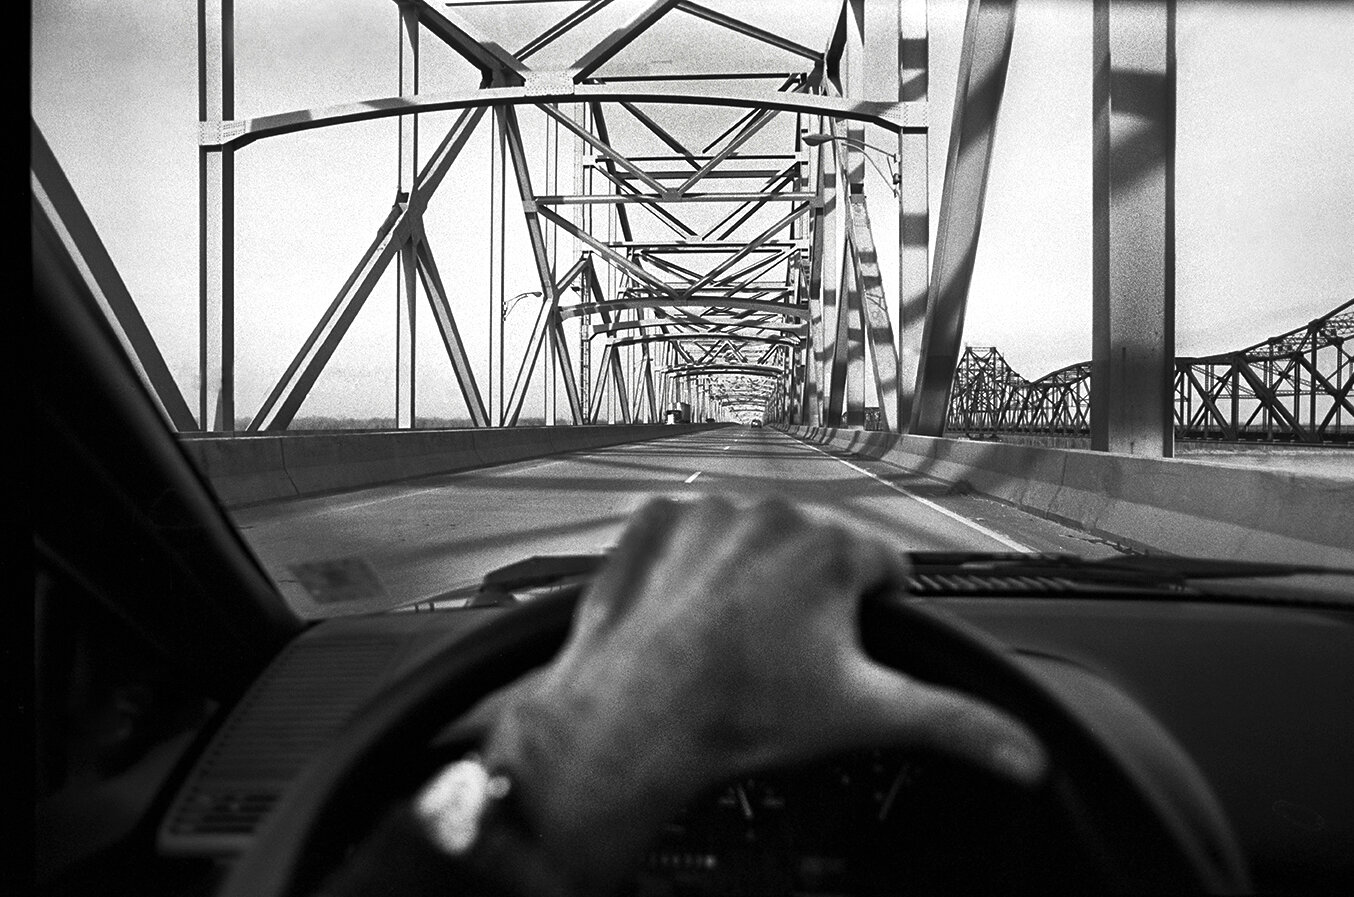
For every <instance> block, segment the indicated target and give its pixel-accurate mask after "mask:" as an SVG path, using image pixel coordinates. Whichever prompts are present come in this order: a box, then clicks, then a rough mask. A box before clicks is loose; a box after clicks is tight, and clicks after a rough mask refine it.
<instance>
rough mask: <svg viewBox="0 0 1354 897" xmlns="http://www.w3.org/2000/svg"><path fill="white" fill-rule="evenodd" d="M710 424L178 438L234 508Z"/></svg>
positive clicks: (676, 432) (665, 434) (658, 436)
mask: <svg viewBox="0 0 1354 897" xmlns="http://www.w3.org/2000/svg"><path fill="white" fill-rule="evenodd" d="M714 426H724V425H714V424H690V425H681V426H664V425H662V424H633V425H616V426H591V427H573V426H561V427H508V428H504V429H484V430H397V431H379V432H378V431H347V432H345V431H337V430H327V431H324V432H304V431H302V432H295V433H284V434H266V433H265V434H248V435H246V434H239V435H232V436H222V435H211V434H204V435H195V434H185V435H183V436H182V437H180V441H179V444H180V446H182V448H183V450H184V452H185V453H186V454H187V455H188V457H189V458H190V459H191V460H192V461H193V463H194V464H195V465H196V467H197V469H198V470H200V471H201V472H202V473H203V474H204V475H205V476H206V477H207V479H208V480H209V481H210V482H211V484H212V487H213V489H215V490H216V494H217V496H218V497H219V498H220V499H221V501H222V503H223V504H225V505H226V507H239V506H242V505H250V504H259V503H261V502H267V501H276V500H280V499H287V498H295V497H297V496H302V495H316V494H319V493H325V492H339V491H343V490H347V489H359V488H362V487H365V486H374V485H378V484H380V483H390V482H395V481H398V480H406V479H412V478H414V477H422V476H430V475H433V474H439V473H454V472H457V471H462V470H471V469H473V468H476V467H487V466H491V465H495V464H508V463H511V462H513V461H522V460H526V459H529V458H539V457H544V456H547V455H555V454H561V453H564V452H570V451H580V450H585V449H593V448H604V447H606V446H611V445H623V444H625V443H630V442H643V441H646V440H650V439H661V438H663V437H668V436H677V435H680V434H682V433H693V432H696V431H699V430H708V429H711V428H712V427H714Z"/></svg>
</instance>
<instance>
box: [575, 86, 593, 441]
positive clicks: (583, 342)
mask: <svg viewBox="0 0 1354 897" xmlns="http://www.w3.org/2000/svg"><path fill="white" fill-rule="evenodd" d="M572 111H573V116H574V121H578V122H582V123H583V127H585V128H590V127H591V119H590V116H591V115H592V108H591V107H590V106H589V105H588V104H586V103H578V104H576V105H575V107H574V109H573V110H572ZM573 144H574V194H575V195H578V196H582V195H587V194H591V193H592V170H591V169H587V170H585V169H584V148H583V141H582V140H580V139H577V138H575V140H574V141H573ZM589 208H591V207H590V206H586V205H577V206H574V208H573V213H574V226H575V227H577V228H578V229H579V230H581V231H583V230H586V231H590V230H591V228H592V224H591V222H590V221H587V220H586V216H587V215H588V214H589V212H588V209H589ZM570 245H571V247H572V248H571V250H570V253H571V255H578V254H579V250H580V246H579V241H578V240H574V241H573V243H572V244H570ZM590 267H591V262H589V266H588V267H585V268H584V269H583V272H582V274H580V275H579V280H578V283H579V295H580V297H581V298H582V300H583V301H584V302H589V301H591V298H592V280H591V278H592V272H591V271H590V270H589V268H590ZM578 398H579V402H580V403H581V404H582V406H583V414H584V417H583V420H582V423H585V424H590V423H592V416H591V410H590V409H591V408H592V315H580V316H579V318H578Z"/></svg>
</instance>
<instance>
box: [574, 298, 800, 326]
mask: <svg viewBox="0 0 1354 897" xmlns="http://www.w3.org/2000/svg"><path fill="white" fill-rule="evenodd" d="M714 304H715V303H713V302H709V301H706V300H702V299H700V298H692V299H685V300H684V299H673V298H671V297H662V298H660V297H638V298H634V297H621V298H618V299H609V300H607V301H606V302H580V303H578V304H577V305H566V306H563V307H561V308H560V310H559V313H560V317H562V318H566V319H567V318H574V317H577V316H579V315H587V314H594V313H596V312H597V311H599V310H600V309H602V308H614V309H622V308H708V307H710V306H712V305H714ZM718 306H719V308H721V309H742V310H744V311H765V312H770V313H772V314H778V315H785V316H787V317H791V318H798V319H800V320H807V319H808V317H809V310H808V308H806V307H804V306H802V305H791V304H789V303H787V302H763V301H759V300H756V299H721V300H719V302H718Z"/></svg>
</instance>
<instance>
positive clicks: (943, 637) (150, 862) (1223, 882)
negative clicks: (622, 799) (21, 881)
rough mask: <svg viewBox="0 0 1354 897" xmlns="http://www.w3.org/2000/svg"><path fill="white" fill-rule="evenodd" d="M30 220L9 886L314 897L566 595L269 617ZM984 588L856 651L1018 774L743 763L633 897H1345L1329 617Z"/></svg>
mask: <svg viewBox="0 0 1354 897" xmlns="http://www.w3.org/2000/svg"><path fill="white" fill-rule="evenodd" d="M52 228H53V224H52V222H51V221H49V220H47V219H46V218H45V216H44V215H42V214H41V212H40V210H38V211H35V217H34V224H33V271H34V290H35V294H36V295H35V300H34V309H33V320H34V327H33V335H32V339H33V345H32V348H31V358H32V363H33V364H34V365H35V366H36V368H37V370H36V371H34V372H33V374H32V377H31V382H32V396H31V400H32V406H33V410H34V412H35V415H34V419H35V420H36V422H37V429H38V433H37V438H36V440H35V443H34V445H35V448H36V450H35V451H34V452H33V453H32V457H33V467H32V468H31V473H32V475H33V480H32V483H31V486H30V488H31V489H32V491H33V494H34V495H35V496H41V497H42V500H41V501H35V502H34V504H33V528H32V529H33V531H32V539H33V550H34V571H33V592H34V646H33V647H34V664H35V665H34V671H35V693H34V695H33V699H34V700H33V722H34V732H35V743H34V788H35V792H36V794H35V806H34V831H35V845H34V846H35V850H34V867H35V868H34V874H35V883H36V885H37V890H38V892H39V893H43V894H52V895H57V894H61V895H80V894H96V893H97V894H107V893H137V894H142V895H157V894H166V895H167V894H179V895H185V894H188V895H191V894H203V895H206V894H216V893H224V894H231V895H244V894H254V895H265V894H271V895H282V894H294V895H301V894H307V893H313V891H314V889H315V888H316V887H318V885H319V883H320V882H321V881H322V879H323V876H324V875H325V874H327V873H328V872H329V871H331V870H332V869H334V868H336V867H337V866H338V865H339V864H340V863H341V862H342V861H343V857H344V855H345V853H346V852H347V851H348V850H349V849H351V847H352V846H353V845H354V844H355V843H358V842H360V841H361V839H362V837H363V835H364V833H365V831H366V828H365V826H366V825H367V824H368V823H369V822H370V820H372V819H373V818H377V817H378V816H379V815H380V812H381V810H382V808H383V807H386V806H389V805H391V804H392V803H393V802H395V801H398V800H400V799H402V798H403V797H405V796H407V795H408V794H409V793H411V791H412V789H414V788H416V787H417V786H418V784H419V783H420V782H421V781H423V780H424V779H425V778H426V777H427V776H428V775H429V774H430V773H431V772H432V771H433V770H434V769H436V768H437V766H438V765H439V764H441V763H444V762H446V761H448V760H450V759H454V758H455V757H456V756H459V755H460V754H462V753H463V752H464V751H466V750H468V749H470V748H472V747H473V746H474V744H475V740H476V737H477V734H478V732H480V731H481V728H480V727H481V726H482V725H483V718H484V713H485V712H486V711H484V710H483V709H481V711H480V712H479V713H478V714H475V713H471V711H472V710H473V709H474V708H475V707H476V706H477V705H480V703H481V702H482V701H483V700H484V699H486V698H488V697H490V696H491V695H492V694H493V693H494V692H495V691H496V690H498V689H500V688H503V687H507V686H510V685H511V684H512V683H513V682H514V681H516V680H518V679H519V678H520V677H521V676H523V675H526V674H528V673H529V672H530V671H531V670H532V669H533V668H536V667H538V666H540V665H541V664H543V663H545V662H546V661H548V660H549V658H550V657H551V656H552V655H553V653H554V652H555V651H556V650H557V649H558V646H559V645H560V644H561V643H562V641H563V638H564V636H565V634H566V632H567V627H568V623H569V620H570V617H571V612H572V609H573V606H574V603H575V601H576V600H577V597H578V594H579V593H580V591H581V589H583V588H584V587H585V586H586V579H587V574H586V573H585V574H582V575H574V576H572V577H570V578H566V579H564V580H563V581H561V582H555V583H549V584H547V585H548V586H549V587H547V588H545V589H544V590H543V593H542V589H541V588H540V586H541V584H540V583H539V582H538V581H536V580H533V579H532V578H531V577H524V578H522V579H521V580H520V581H513V580H512V579H511V578H508V580H507V581H506V582H504V581H502V580H501V579H500V581H499V583H498V584H497V585H496V587H495V590H494V594H493V595H492V596H491V598H490V599H488V600H484V601H481V602H472V604H473V606H469V607H463V608H454V609H432V610H420V611H418V612H413V611H408V612H392V613H381V614H371V615H362V616H354V617H343V618H335V619H331V620H327V621H322V622H318V623H315V622H306V621H303V620H301V619H300V618H298V617H297V616H296V615H295V614H294V613H293V612H292V611H291V610H290V609H289V608H288V606H287V604H286V603H285V602H284V601H283V599H282V598H281V597H280V595H279V594H278V592H277V590H276V587H275V586H274V585H273V584H272V582H271V581H270V580H269V579H268V577H267V576H266V575H265V574H264V573H263V572H262V570H261V569H260V567H259V565H258V563H257V561H256V560H255V559H254V557H253V556H252V555H251V553H250V551H249V549H248V547H247V546H246V544H245V543H244V541H243V540H242V539H241V537H240V535H239V534H238V533H237V532H236V531H235V529H234V528H233V527H232V525H231V524H230V522H229V520H228V518H227V517H226V515H225V513H224V512H223V511H222V509H221V507H220V506H219V505H218V504H217V502H216V501H215V499H214V498H213V495H212V493H211V490H210V487H209V486H208V484H207V483H206V482H205V481H204V479H203V478H202V477H201V476H200V475H199V474H198V472H197V471H196V470H194V469H193V467H192V466H191V465H190V464H189V462H188V461H187V459H186V458H185V456H184V454H183V453H182V451H181V450H180V448H179V446H178V445H177V444H176V441H175V438H174V436H173V435H172V434H171V433H170V431H169V429H168V428H167V427H166V426H165V424H164V421H163V420H162V419H161V417H160V415H159V412H158V411H157V410H156V408H155V406H154V405H153V404H152V403H151V401H150V400H149V399H148V397H147V396H146V395H145V393H144V391H143V389H142V387H141V385H140V383H139V381H138V379H137V376H136V374H135V372H134V370H133V368H132V367H131V365H130V363H129V362H128V360H127V359H126V357H125V356H124V355H123V354H122V353H121V350H120V347H119V346H118V344H117V341H116V339H115V338H114V336H113V334H112V331H111V330H110V328H109V327H108V326H107V324H106V323H105V321H104V320H103V319H102V318H101V315H100V312H99V310H98V308H97V306H96V305H95V304H94V302H93V300H92V298H91V297H90V296H89V294H88V293H87V291H86V290H85V288H84V286H83V282H82V280H81V277H80V274H79V272H78V271H77V270H76V268H75V265H74V263H73V262H72V260H71V259H70V258H69V257H68V256H66V255H65V254H64V252H63V251H62V249H61V244H60V242H59V240H57V239H55V237H54V236H53V230H52ZM753 426H757V424H756V423H754V424H753ZM483 572H485V573H489V572H490V571H483ZM1000 579H1001V578H1000V576H993V577H990V578H989V579H987V580H984V579H982V578H981V577H979V578H978V579H977V580H971V581H970V582H969V583H968V586H967V587H966V588H965V589H962V590H961V589H957V588H956V589H954V590H950V591H948V592H947V591H946V590H945V589H938V590H935V591H933V592H932V593H931V594H929V595H882V596H870V597H869V598H868V599H867V600H865V601H864V602H863V604H862V610H861V619H860V626H861V633H862V638H863V639H864V641H865V644H866V647H867V649H868V650H869V651H870V652H871V653H872V654H873V655H874V656H875V657H876V658H877V659H880V660H882V661H884V662H887V663H889V664H891V665H893V666H896V667H898V668H899V669H902V670H904V671H906V672H909V673H910V674H912V675H915V676H919V677H921V678H924V679H929V680H932V681H936V682H941V683H945V684H951V685H955V686H958V687H961V688H964V689H966V690H969V691H971V692H972V693H974V694H976V695H978V696H980V697H983V698H986V699H987V700H990V701H992V702H993V703H996V704H997V705H999V706H1002V707H1004V708H1006V709H1008V710H1010V711H1011V712H1013V713H1015V714H1017V715H1018V716H1019V717H1020V718H1022V719H1024V720H1025V721H1026V722H1027V723H1028V724H1029V725H1030V726H1031V727H1032V728H1033V730H1034V731H1035V732H1036V733H1037V734H1038V735H1039V737H1040V738H1041V739H1042V740H1043V742H1044V743H1045V745H1046V746H1047V748H1048V751H1049V754H1050V756H1051V758H1052V763H1053V769H1052V772H1051V775H1050V777H1049V779H1048V781H1047V783H1046V784H1045V785H1043V786H1041V787H1040V788H1039V789H1038V790H1037V791H1034V792H1027V791H1024V790H1021V789H1018V788H1016V787H1015V786H1011V785H1007V784H1003V783H1001V782H998V781H995V780H993V779H992V778H991V777H989V776H985V775H983V774H981V773H979V772H977V771H976V770H973V769H971V768H965V767H964V766H962V765H960V764H956V763H955V762H953V761H950V760H947V759H946V758H944V757H939V756H930V755H926V754H921V753H917V752H900V751H898V750H895V749H892V748H890V747H889V746H888V745H879V746H877V747H876V748H874V749H871V750H868V751H863V752H857V753H853V754H850V755H845V756H836V757H828V758H823V759H821V760H820V761H817V762H815V763H812V764H808V765H805V766H803V767H798V768H794V769H776V770H767V771H765V773H764V774H762V775H757V776H754V777H749V778H747V779H744V780H740V781H738V782H730V783H726V784H725V785H724V786H722V787H721V788H719V789H717V790H716V791H715V792H713V793H711V794H709V795H707V796H706V797H705V798H703V799H702V800H700V801H698V802H697V803H695V804H693V805H692V806H690V807H688V808H687V810H686V811H685V812H684V813H683V814H681V815H680V816H679V817H678V818H676V819H673V820H672V821H671V823H670V824H669V825H667V826H666V827H665V828H664V829H663V830H662V831H661V832H660V833H659V835H658V838H657V840H656V841H655V843H654V844H653V846H652V849H651V850H650V851H649V853H648V854H647V856H646V859H645V862H644V865H643V867H642V868H641V869H640V870H638V871H637V872H636V876H635V880H634V882H633V885H632V888H633V890H632V892H633V893H635V894H654V895H658V894H745V895H752V894H862V895H864V894H897V893H915V892H923V893H993V892H998V891H1001V892H1010V891H1016V892H1028V893H1050V892H1062V893H1090V892H1104V891H1120V892H1129V893H1141V892H1182V891H1196V892H1216V893H1237V892H1250V891H1259V892H1264V893H1287V894H1302V893H1316V892H1324V893H1354V775H1351V774H1350V771H1351V760H1350V757H1351V750H1350V746H1351V745H1354V713H1352V712H1351V708H1354V676H1351V675H1350V669H1351V664H1350V658H1351V657H1354V606H1352V605H1349V604H1348V603H1342V602H1340V601H1337V600H1334V599H1329V598H1328V599H1312V600H1300V599H1298V600H1295V599H1292V598H1276V597H1271V596H1267V595H1266V593H1265V591H1264V589H1263V588H1261V587H1260V586H1256V587H1254V588H1249V587H1237V586H1236V585H1235V584H1233V585H1229V586H1228V587H1227V588H1225V589H1214V590H1207V589H1197V590H1196V589H1182V588H1181V587H1180V586H1178V585H1176V584H1170V585H1165V586H1161V587H1153V588H1138V587H1134V588H1125V589H1123V590H1121V591H1120V592H1116V593H1113V594H1110V595H1108V596H1107V595H1106V594H1105V593H1104V589H1099V590H1097V589H1091V588H1089V587H1084V586H1082V585H1079V584H1078V583H1077V582H1076V581H1075V578H1072V579H1067V578H1064V579H1061V580H1059V581H1058V582H1056V583H1054V584H1053V585H1056V586H1057V588H1053V587H1052V586H1050V587H1048V588H1045V589H1043V590H1039V589H1034V590H1031V591H1028V592H1025V593H1021V594H1018V595H1017V594H1014V593H1012V592H1011V590H1009V589H1006V588H1005V587H1004V586H1003V583H1002V582H1001V581H1000ZM974 582H976V583H977V585H976V586H974ZM487 706H491V705H487ZM448 890H449V891H450V892H453V893H454V884H450V885H449V888H448Z"/></svg>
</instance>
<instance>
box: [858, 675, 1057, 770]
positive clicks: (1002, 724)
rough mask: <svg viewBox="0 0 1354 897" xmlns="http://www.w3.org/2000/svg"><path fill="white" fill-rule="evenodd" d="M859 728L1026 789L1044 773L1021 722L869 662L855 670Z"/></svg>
mask: <svg viewBox="0 0 1354 897" xmlns="http://www.w3.org/2000/svg"><path fill="white" fill-rule="evenodd" d="M853 678H855V680H856V683H855V689H854V690H853V694H854V695H855V696H856V699H857V701H858V702H859V703H858V706H857V707H856V708H855V710H856V714H857V719H856V720H855V722H856V723H857V724H863V725H864V726H865V727H866V728H867V730H869V731H871V732H872V733H873V739H872V740H873V741H874V742H875V743H876V744H878V743H880V742H881V741H883V740H885V739H887V740H888V741H889V742H891V743H896V744H898V745H901V746H907V747H919V748H927V749H930V750H934V751H936V752H938V753H943V754H947V755H949V756H952V757H956V758H958V759H962V760H966V761H968V762H970V763H972V764H973V765H975V766H978V767H980V768H982V769H986V770H988V771H989V772H991V773H993V774H995V775H997V776H999V777H1000V778H1003V779H1007V780H1010V781H1013V782H1015V783H1017V784H1019V785H1024V786H1027V787H1030V786H1034V785H1037V784H1038V783H1039V782H1040V781H1042V780H1043V778H1044V776H1045V774H1046V773H1047V771H1048V754H1047V752H1046V751H1045V750H1044V747H1043V745H1042V744H1040V742H1039V740H1038V739H1037V738H1035V737H1034V734H1033V733H1032V732H1031V731H1030V730H1029V728H1028V727H1027V726H1025V724H1024V723H1022V722H1020V721H1019V720H1017V719H1016V718H1015V717H1013V716H1011V715H1010V714H1008V713H1006V712H1004V711H1002V710H998V709H997V708H996V707H993V706H992V705H990V704H988V703H986V702H984V701H980V700H978V699H976V698H972V697H970V696H968V695H966V694H964V693H963V692H959V691H955V690H953V689H949V688H943V687H941V686H937V685H931V684H929V683H926V682H921V681H920V680H917V679H913V678H911V677H910V676H905V675H903V674H902V673H899V672H897V671H895V670H892V669H889V668H888V667H885V666H881V665H880V664H877V663H875V662H873V661H871V660H869V659H867V658H860V659H859V663H858V665H857V669H856V670H855V671H854V677H853Z"/></svg>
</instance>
